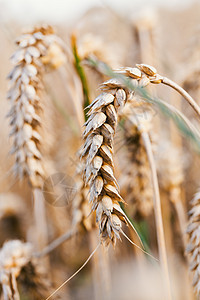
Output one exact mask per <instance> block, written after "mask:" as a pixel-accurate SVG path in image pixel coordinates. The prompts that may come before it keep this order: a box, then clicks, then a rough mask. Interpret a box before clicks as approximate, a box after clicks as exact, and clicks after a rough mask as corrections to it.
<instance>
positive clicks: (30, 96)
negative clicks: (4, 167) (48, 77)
mask: <svg viewBox="0 0 200 300" xmlns="http://www.w3.org/2000/svg"><path fill="white" fill-rule="evenodd" d="M58 41H59V39H58V38H57V37H56V35H54V31H53V29H52V28H51V27H50V26H43V27H39V28H35V29H34V30H33V31H31V32H30V33H27V34H24V35H22V36H21V37H19V38H18V39H17V41H16V43H17V45H18V46H19V49H18V50H17V51H16V52H15V53H14V54H13V56H12V57H11V60H12V62H13V64H14V68H13V70H12V71H11V72H10V74H9V75H8V78H9V80H10V89H9V92H8V99H9V101H10V104H11V109H10V111H9V113H8V117H9V118H10V126H11V133H10V135H11V136H13V139H14V143H13V147H12V149H11V153H12V154H15V157H16V160H15V165H14V174H15V175H16V176H19V178H20V179H22V178H23V177H24V176H28V177H29V180H30V183H31V185H32V186H33V187H35V188H41V186H42V181H43V177H44V174H45V171H44V167H43V164H42V155H41V153H40V149H39V144H40V142H41V135H40V133H39V127H40V126H41V109H42V102H41V96H42V89H43V83H42V75H43V72H44V65H48V66H50V67H52V68H55V67H58V66H60V64H61V63H63V60H64V54H63V53H62V50H61V46H59V45H58V44H57V43H58ZM58 49H59V50H58Z"/></svg>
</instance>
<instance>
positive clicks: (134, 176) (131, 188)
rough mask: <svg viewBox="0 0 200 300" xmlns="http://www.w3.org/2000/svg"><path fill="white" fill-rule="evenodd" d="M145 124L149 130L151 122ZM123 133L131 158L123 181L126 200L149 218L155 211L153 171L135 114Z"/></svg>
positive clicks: (125, 124)
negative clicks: (152, 183)
mask: <svg viewBox="0 0 200 300" xmlns="http://www.w3.org/2000/svg"><path fill="white" fill-rule="evenodd" d="M134 110H136V108H134V107H132V111H134ZM143 113H144V115H143V118H145V117H147V114H148V111H144V110H143ZM142 121H143V120H141V122H142ZM144 121H146V120H144ZM142 123H143V122H142ZM146 123H147V124H146ZM145 124H146V125H144V126H146V128H149V125H150V122H149V121H148V122H145ZM147 130H148V129H147ZM123 131H124V139H125V144H126V146H127V150H128V158H129V159H128V161H127V173H126V174H125V178H124V180H123V179H122V180H123V182H124V185H125V186H126V190H127V198H126V200H127V202H128V203H130V204H131V206H132V205H133V206H135V209H136V210H137V211H138V212H139V213H140V215H141V216H144V217H147V216H149V215H150V214H151V212H152V210H153V190H152V186H151V180H150V179H151V170H150V166H149V162H148V157H147V153H146V149H145V146H144V142H143V139H142V132H141V130H140V127H139V126H138V120H137V118H136V117H135V116H134V114H133V113H132V115H130V116H128V118H127V120H125V123H124V129H123Z"/></svg>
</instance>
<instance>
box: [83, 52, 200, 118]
mask: <svg viewBox="0 0 200 300" xmlns="http://www.w3.org/2000/svg"><path fill="white" fill-rule="evenodd" d="M87 63H88V64H89V65H91V66H93V67H95V68H97V69H98V70H99V71H100V72H101V73H103V74H105V75H107V76H110V77H115V78H117V79H118V80H119V81H120V82H121V83H123V84H124V85H125V86H127V87H129V88H130V89H134V90H136V89H137V88H138V87H139V88H140V87H141V86H140V85H138V84H137V83H136V82H135V80H134V81H133V82H132V81H130V80H127V78H126V77H124V76H121V74H122V75H128V73H129V71H130V70H131V69H136V68H121V69H118V70H115V71H113V70H112V69H111V68H110V67H109V66H108V65H106V64H105V63H103V62H101V61H98V60H97V59H96V57H94V56H91V57H89V58H88V59H87ZM136 67H137V68H138V69H139V70H140V71H141V72H142V75H143V82H145V85H144V86H147V85H148V84H150V83H153V84H160V83H163V84H165V85H168V86H170V87H171V88H173V89H175V90H176V91H177V92H178V93H180V94H181V95H182V96H183V97H184V99H185V100H186V101H187V102H188V103H189V104H190V105H191V107H192V108H193V109H194V111H195V112H196V113H197V115H198V116H199V117H200V107H199V105H198V104H197V103H196V102H195V100H194V99H193V98H192V97H191V96H190V95H189V94H188V93H187V92H186V91H185V90H184V89H183V88H182V87H180V86H179V85H178V84H177V83H175V82H174V81H172V80H170V79H168V78H167V77H164V76H162V75H159V74H158V73H157V70H156V68H154V67H152V66H150V65H147V64H136ZM134 79H137V78H134Z"/></svg>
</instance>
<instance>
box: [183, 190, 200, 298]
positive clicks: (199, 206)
mask: <svg viewBox="0 0 200 300" xmlns="http://www.w3.org/2000/svg"><path fill="white" fill-rule="evenodd" d="M191 204H192V208H191V210H190V211H189V224H188V227H187V233H188V236H189V243H188V246H187V249H186V253H187V254H188V255H189V258H190V270H191V271H192V272H193V286H194V288H195V290H196V292H197V295H198V297H199V296H200V264H199V262H200V234H199V232H200V217H199V216H200V192H199V191H198V192H197V193H196V194H195V196H194V198H193V199H192V201H191Z"/></svg>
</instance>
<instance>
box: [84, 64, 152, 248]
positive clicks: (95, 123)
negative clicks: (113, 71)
mask: <svg viewBox="0 0 200 300" xmlns="http://www.w3.org/2000/svg"><path fill="white" fill-rule="evenodd" d="M121 71H123V72H126V75H127V76H128V77H129V79H130V80H132V82H133V83H134V84H135V85H136V86H140V87H144V86H146V85H147V84H149V82H150V81H149V79H148V77H147V76H145V75H143V73H142V72H141V71H140V70H139V69H138V68H126V69H124V70H120V72H121ZM101 89H102V90H103V91H104V92H103V93H102V94H100V95H99V96H98V97H97V98H96V99H95V100H94V101H93V102H92V103H91V104H90V105H89V107H88V108H89V112H88V115H89V119H88V120H87V122H86V123H85V131H84V133H83V137H84V139H85V144H84V147H83V150H82V156H86V167H85V172H84V181H85V184H86V185H87V184H89V186H90V202H92V210H96V220H97V223H98V224H99V229H100V234H101V238H102V241H103V242H105V244H109V243H110V242H112V243H113V244H114V245H115V243H116V239H117V238H118V239H120V235H119V232H120V229H121V225H122V224H121V221H124V222H125V223H126V220H127V218H126V216H125V214H124V212H123V211H122V209H121V208H120V205H119V203H118V202H124V200H123V199H122V197H121V196H120V194H119V187H118V184H117V180H116V178H115V176H114V165H113V137H114V133H115V130H116V126H117V118H118V111H119V109H120V108H122V107H123V106H124V105H125V103H126V101H127V100H128V99H131V98H132V96H133V92H132V91H130V90H129V89H127V88H125V86H124V85H123V84H121V82H120V81H119V80H117V79H110V80H108V81H106V82H104V83H103V84H102V86H101Z"/></svg>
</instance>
